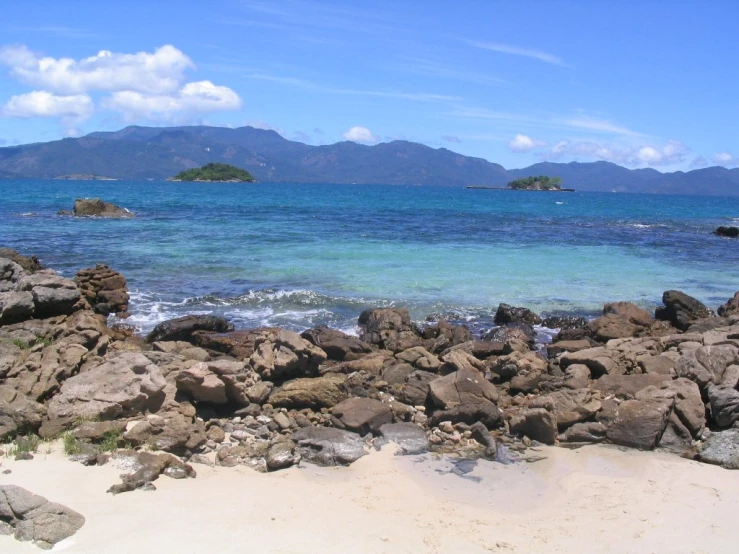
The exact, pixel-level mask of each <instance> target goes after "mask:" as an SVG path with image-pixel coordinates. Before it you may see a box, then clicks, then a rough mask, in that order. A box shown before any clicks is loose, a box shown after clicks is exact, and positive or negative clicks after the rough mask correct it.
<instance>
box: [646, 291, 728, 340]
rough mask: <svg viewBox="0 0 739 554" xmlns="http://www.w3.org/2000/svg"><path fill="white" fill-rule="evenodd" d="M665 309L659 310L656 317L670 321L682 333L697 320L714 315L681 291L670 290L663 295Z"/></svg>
mask: <svg viewBox="0 0 739 554" xmlns="http://www.w3.org/2000/svg"><path fill="white" fill-rule="evenodd" d="M662 303H663V304H664V306H663V307H661V308H657V310H656V311H655V314H654V316H655V317H656V318H657V319H661V320H663V321H669V322H670V323H672V324H673V325H674V326H675V327H677V328H678V329H680V330H681V331H686V330H687V329H688V327H690V324H691V323H692V322H694V321H695V320H697V319H704V318H708V317H712V316H713V315H714V314H713V312H712V311H711V310H709V309H708V308H707V307H706V306H704V305H703V304H702V303H701V302H699V301H698V300H696V299H695V298H693V297H692V296H688V295H687V294H685V293H684V292H680V291H679V290H668V291H665V293H664V294H663V295H662Z"/></svg>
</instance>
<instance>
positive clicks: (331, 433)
mask: <svg viewBox="0 0 739 554" xmlns="http://www.w3.org/2000/svg"><path fill="white" fill-rule="evenodd" d="M292 440H293V441H295V443H296V445H297V446H296V448H295V450H296V452H297V453H299V454H300V457H301V458H302V459H303V460H306V461H308V462H311V463H314V464H317V465H321V466H337V465H349V464H351V463H353V462H355V461H357V460H358V459H359V458H361V457H362V456H364V455H365V454H367V450H366V447H365V444H364V441H362V439H361V438H360V437H359V436H358V435H356V434H354V433H350V432H349V431H343V430H341V429H333V428H331V427H303V428H302V429H299V430H297V431H295V433H293V435H292Z"/></svg>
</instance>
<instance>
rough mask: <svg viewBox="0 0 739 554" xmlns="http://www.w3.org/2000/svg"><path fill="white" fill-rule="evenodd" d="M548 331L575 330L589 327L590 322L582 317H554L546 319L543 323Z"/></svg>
mask: <svg viewBox="0 0 739 554" xmlns="http://www.w3.org/2000/svg"><path fill="white" fill-rule="evenodd" d="M541 324H542V326H544V327H546V328H547V329H561V330H562V331H566V330H575V329H583V328H585V327H587V325H588V320H587V319H585V318H584V317H580V316H572V315H554V316H549V317H545V318H544V320H543V321H542V322H541Z"/></svg>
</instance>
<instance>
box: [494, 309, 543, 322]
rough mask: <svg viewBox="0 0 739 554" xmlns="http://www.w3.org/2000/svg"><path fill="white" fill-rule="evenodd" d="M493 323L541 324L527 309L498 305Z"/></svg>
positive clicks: (538, 318) (536, 316)
mask: <svg viewBox="0 0 739 554" xmlns="http://www.w3.org/2000/svg"><path fill="white" fill-rule="evenodd" d="M494 322H495V324H496V325H505V324H506V323H526V324H528V325H539V324H540V323H541V318H540V317H539V316H538V315H536V314H535V313H534V312H532V311H531V310H529V309H527V308H516V307H514V306H510V305H509V304H498V309H497V310H496V312H495V319H494Z"/></svg>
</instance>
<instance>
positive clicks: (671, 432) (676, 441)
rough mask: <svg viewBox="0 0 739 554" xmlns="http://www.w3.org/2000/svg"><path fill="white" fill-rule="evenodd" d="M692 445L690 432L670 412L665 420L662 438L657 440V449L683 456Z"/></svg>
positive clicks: (677, 417)
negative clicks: (665, 424)
mask: <svg viewBox="0 0 739 554" xmlns="http://www.w3.org/2000/svg"><path fill="white" fill-rule="evenodd" d="M692 445H693V437H692V435H691V434H690V431H689V430H688V428H687V427H685V425H684V424H683V422H682V421H681V420H680V417H679V416H678V415H677V414H676V413H675V412H672V413H671V414H670V418H669V419H668V420H667V426H666V427H665V430H664V432H663V433H662V436H661V437H660V439H659V448H660V449H661V450H667V451H668V452H673V453H674V454H678V455H683V454H685V453H686V452H688V451H689V450H690V449H691V447H692Z"/></svg>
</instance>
